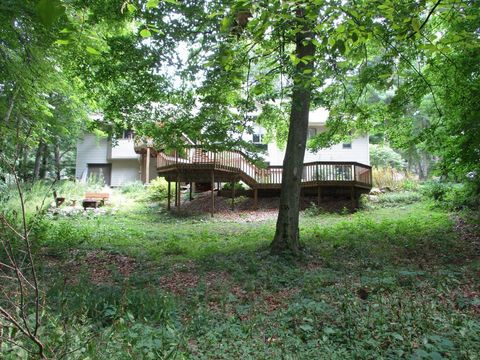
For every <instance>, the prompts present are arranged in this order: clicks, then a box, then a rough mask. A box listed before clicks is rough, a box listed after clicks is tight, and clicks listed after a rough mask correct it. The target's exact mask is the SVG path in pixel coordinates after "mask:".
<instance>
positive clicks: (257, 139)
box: [252, 134, 263, 144]
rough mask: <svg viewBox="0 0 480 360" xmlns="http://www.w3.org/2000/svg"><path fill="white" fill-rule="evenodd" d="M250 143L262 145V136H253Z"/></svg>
mask: <svg viewBox="0 0 480 360" xmlns="http://www.w3.org/2000/svg"><path fill="white" fill-rule="evenodd" d="M252 142H253V143H254V144H262V143H263V135H262V134H253V136H252Z"/></svg>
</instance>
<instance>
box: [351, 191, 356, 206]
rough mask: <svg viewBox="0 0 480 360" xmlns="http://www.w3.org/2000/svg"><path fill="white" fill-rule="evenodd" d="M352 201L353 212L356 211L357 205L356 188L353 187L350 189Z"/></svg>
mask: <svg viewBox="0 0 480 360" xmlns="http://www.w3.org/2000/svg"><path fill="white" fill-rule="evenodd" d="M350 200H351V201H352V211H353V210H355V208H356V206H355V205H356V204H355V187H354V186H352V188H351V189H350Z"/></svg>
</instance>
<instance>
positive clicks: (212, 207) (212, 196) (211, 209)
mask: <svg viewBox="0 0 480 360" xmlns="http://www.w3.org/2000/svg"><path fill="white" fill-rule="evenodd" d="M211 185H212V195H211V204H210V212H211V214H212V217H213V213H214V212H215V193H214V190H215V189H214V188H215V172H214V171H213V170H212V183H211Z"/></svg>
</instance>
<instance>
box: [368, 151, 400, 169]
mask: <svg viewBox="0 0 480 360" xmlns="http://www.w3.org/2000/svg"><path fill="white" fill-rule="evenodd" d="M370 160H371V162H372V166H373V167H383V168H394V169H399V170H400V169H403V168H404V167H405V161H404V160H403V159H402V156H401V155H400V154H399V153H397V152H395V151H394V150H393V149H392V148H391V147H389V146H386V145H370Z"/></svg>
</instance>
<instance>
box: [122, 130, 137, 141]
mask: <svg viewBox="0 0 480 360" xmlns="http://www.w3.org/2000/svg"><path fill="white" fill-rule="evenodd" d="M133 135H134V134H133V130H124V131H123V134H122V139H124V140H132V139H133Z"/></svg>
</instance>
